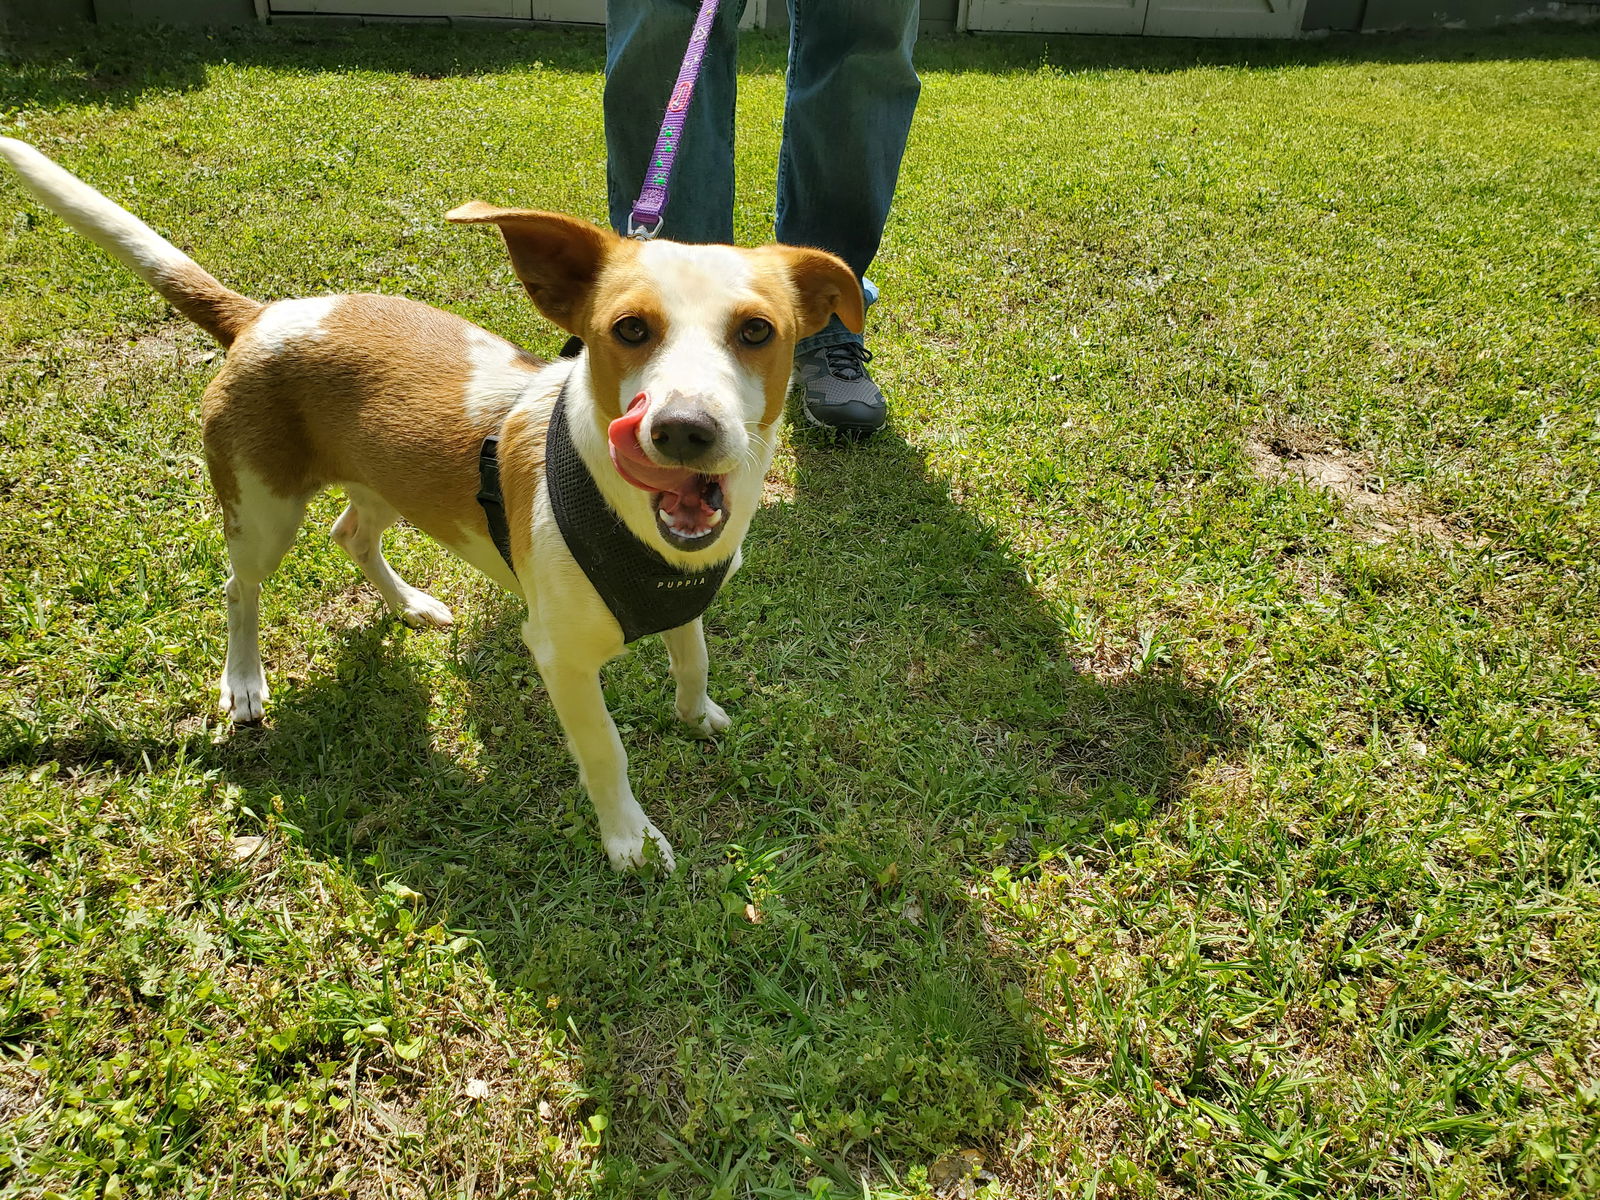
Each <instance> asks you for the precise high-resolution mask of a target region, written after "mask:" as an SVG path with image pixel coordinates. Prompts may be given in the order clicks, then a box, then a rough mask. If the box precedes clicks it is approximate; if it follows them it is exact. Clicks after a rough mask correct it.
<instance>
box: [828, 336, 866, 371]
mask: <svg viewBox="0 0 1600 1200" xmlns="http://www.w3.org/2000/svg"><path fill="white" fill-rule="evenodd" d="M822 353H823V354H824V355H825V356H826V357H827V360H828V374H830V375H832V376H833V377H834V378H835V379H844V380H851V379H860V378H861V377H862V376H863V375H865V374H866V373H867V371H866V367H865V366H864V365H863V364H865V363H869V362H871V361H872V351H871V350H868V349H867V348H866V347H865V346H860V345H857V344H856V343H855V342H840V343H839V344H838V345H837V346H826V347H824V348H823V351H822Z"/></svg>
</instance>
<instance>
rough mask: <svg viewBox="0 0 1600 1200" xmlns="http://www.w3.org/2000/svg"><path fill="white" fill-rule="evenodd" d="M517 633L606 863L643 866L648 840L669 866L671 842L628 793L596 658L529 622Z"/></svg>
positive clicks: (625, 761) (620, 750)
mask: <svg viewBox="0 0 1600 1200" xmlns="http://www.w3.org/2000/svg"><path fill="white" fill-rule="evenodd" d="M523 638H524V640H525V641H526V642H527V643H528V649H530V650H531V651H532V652H533V657H534V661H535V662H537V663H538V664H539V674H540V676H541V677H542V678H543V679H544V686H545V691H547V692H548V693H549V694H550V703H552V704H553V705H555V709H556V716H557V717H558V718H560V720H561V728H562V730H563V731H565V733H566V735H567V747H568V748H569V749H570V750H571V751H572V757H573V758H575V759H577V761H578V777H579V778H580V779H581V780H583V786H584V788H585V789H586V790H587V791H588V793H589V799H590V801H591V802H592V803H593V804H594V811H595V816H596V817H597V818H599V821H600V842H601V844H602V845H603V846H604V847H605V850H606V857H607V858H608V859H610V860H611V865H612V866H613V867H615V868H616V869H617V870H619V871H626V870H628V869H630V868H633V867H640V866H643V865H644V864H645V862H646V861H647V857H648V856H649V854H650V850H649V849H648V844H649V843H651V842H653V843H655V849H656V853H657V854H658V855H659V858H660V862H661V865H662V866H663V867H665V868H666V869H667V870H668V871H671V870H673V869H674V868H675V866H676V863H675V861H674V859H673V856H672V846H671V844H670V843H668V841H667V839H666V838H665V837H664V836H662V833H661V831H660V830H659V829H657V828H656V827H655V826H654V825H652V824H651V823H650V818H648V817H646V816H645V815H644V809H642V808H640V807H639V802H638V801H637V800H635V799H634V798H633V787H632V785H630V784H629V782H628V755H627V752H626V751H625V750H623V748H622V738H621V737H619V736H618V735H617V726H616V723H615V722H613V721H612V719H611V713H610V712H609V711H607V709H606V698H605V694H604V693H603V692H602V691H601V690H600V667H599V664H598V663H595V662H594V661H593V660H589V659H587V658H585V659H584V661H575V660H574V658H573V657H572V655H571V654H570V653H563V652H562V651H561V650H560V649H559V648H557V647H556V646H555V645H553V644H551V643H550V642H548V641H546V640H545V639H543V638H541V637H539V636H538V633H537V631H536V630H534V629H533V628H532V627H531V624H530V625H529V626H525V627H524V629H523Z"/></svg>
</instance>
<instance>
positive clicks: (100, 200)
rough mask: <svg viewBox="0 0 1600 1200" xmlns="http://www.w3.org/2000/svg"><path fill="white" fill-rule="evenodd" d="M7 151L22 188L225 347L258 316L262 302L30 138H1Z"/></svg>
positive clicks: (0, 152)
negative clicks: (228, 284) (223, 280)
mask: <svg viewBox="0 0 1600 1200" xmlns="http://www.w3.org/2000/svg"><path fill="white" fill-rule="evenodd" d="M0 155H4V156H5V159H6V161H7V162H9V163H10V164H11V168H12V170H14V171H16V173H17V175H18V177H19V178H20V179H21V180H22V184H23V186H24V187H26V188H27V189H28V191H29V192H31V193H33V195H34V197H35V198H36V199H37V200H38V201H39V203H41V204H43V205H44V206H45V207H46V208H48V209H50V210H51V211H52V212H54V213H56V214H57V215H58V216H60V217H61V219H62V220H64V221H65V222H66V223H67V224H68V225H71V226H72V227H73V228H74V229H76V230H77V231H78V232H79V233H81V234H83V236H84V237H86V238H88V239H89V240H90V241H91V242H93V243H95V245H97V246H99V247H100V248H101V249H102V250H104V251H105V252H106V253H107V254H109V255H111V256H112V257H113V258H115V259H117V260H118V261H119V262H122V263H124V264H126V265H127V266H129V267H131V268H132V269H133V270H134V271H135V272H136V273H137V274H138V276H139V278H140V279H142V280H144V281H145V282H146V283H148V284H149V285H150V286H151V287H153V288H155V290H156V291H158V292H160V293H161V294H162V295H163V296H165V297H166V298H167V300H168V301H169V302H170V303H171V304H172V306H173V307H174V308H176V309H177V310H178V311H179V312H181V313H182V314H183V315H184V316H186V317H188V318H189V320H191V321H193V322H194V323H195V324H196V325H198V326H200V328H201V329H204V330H205V331H206V332H207V333H209V334H210V335H211V336H212V337H214V338H216V339H217V341H219V342H221V343H222V344H223V345H224V346H227V345H231V344H232V342H233V339H234V338H236V337H237V336H238V335H239V331H240V330H242V329H244V328H245V326H247V325H249V324H250V322H251V321H253V320H255V319H256V316H257V314H259V313H260V312H261V308H262V306H261V305H260V304H258V303H257V302H256V301H254V300H252V299H250V298H249V297H248V296H241V295H239V293H238V292H234V291H230V290H228V289H227V288H225V287H223V286H222V284H220V283H218V282H217V281H216V280H215V279H213V278H212V277H211V276H210V275H209V274H207V273H206V271H205V270H204V269H203V268H202V267H201V266H200V264H199V263H197V262H195V261H194V259H192V258H190V257H189V256H188V255H187V254H185V253H184V252H183V251H182V250H179V249H178V248H177V247H176V246H174V245H173V244H172V243H171V242H169V241H167V239H166V238H164V237H162V236H161V235H160V234H159V233H157V232H156V231H155V230H153V229H151V228H150V226H148V225H146V224H145V223H144V222H143V221H141V220H139V218H138V217H136V216H134V215H133V214H132V213H130V212H128V211H127V210H126V209H123V208H119V207H118V206H117V205H115V204H113V203H112V202H111V201H109V200H107V199H106V198H105V197H104V196H102V195H101V194H100V193H99V192H97V191H95V190H94V189H93V188H92V187H90V186H89V185H88V184H86V183H84V182H83V180H81V179H79V178H77V177H76V176H74V175H72V174H69V173H68V172H67V171H64V170H62V169H61V168H60V167H58V166H57V165H56V164H55V163H53V162H51V161H50V160H49V159H48V158H46V157H45V156H44V155H42V154H40V153H39V152H38V151H37V150H35V149H34V148H33V147H32V146H30V145H28V144H27V143H26V142H19V141H17V140H16V139H15V138H7V137H0Z"/></svg>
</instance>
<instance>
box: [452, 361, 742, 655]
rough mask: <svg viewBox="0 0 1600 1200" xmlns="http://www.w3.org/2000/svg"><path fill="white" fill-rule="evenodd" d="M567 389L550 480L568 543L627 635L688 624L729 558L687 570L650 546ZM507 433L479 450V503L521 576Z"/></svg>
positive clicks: (707, 600) (554, 435) (549, 445)
mask: <svg viewBox="0 0 1600 1200" xmlns="http://www.w3.org/2000/svg"><path fill="white" fill-rule="evenodd" d="M566 400H567V389H566V388H565V387H563V388H562V389H561V394H560V395H559V396H557V397H556V404H555V409H554V411H553V412H551V414H550V429H549V432H548V433H547V434H546V436H545V447H544V482H545V487H546V488H547V489H548V491H549V494H550V507H551V509H552V510H553V511H554V512H555V515H556V524H557V525H558V526H560V528H561V536H562V538H563V539H564V540H565V541H566V543H567V549H568V551H570V552H571V554H572V557H573V558H574V559H575V560H577V563H578V565H579V566H580V567H582V568H583V573H584V574H585V575H586V576H588V578H589V582H590V583H591V584H592V585H593V586H594V590H595V591H597V592H599V593H600V599H602V600H604V601H605V604H606V607H607V608H608V609H610V610H611V615H612V616H614V617H615V618H616V619H617V624H619V625H621V626H622V639H623V641H624V642H635V641H638V640H639V639H640V638H642V637H648V636H649V635H650V634H652V633H663V632H665V631H666V630H668V629H676V628H678V626H680V625H687V624H688V623H689V622H690V621H693V620H694V619H695V618H696V617H698V616H700V615H701V614H702V613H704V612H705V611H706V609H708V608H710V607H711V602H712V601H713V600H714V599H716V596H717V591H718V589H719V588H721V587H722V581H723V580H724V579H726V578H727V577H728V567H729V562H726V561H725V562H721V563H718V564H717V565H716V566H714V567H707V568H705V569H704V570H701V571H693V572H691V571H680V570H678V568H677V567H674V566H673V565H672V564H671V563H669V562H668V561H667V560H666V559H664V558H662V557H661V555H659V554H657V553H656V552H655V551H654V550H652V549H651V548H650V547H649V546H646V545H645V544H644V543H643V542H641V541H640V540H639V539H638V538H636V537H634V536H633V533H632V532H631V531H630V530H629V529H628V527H627V526H626V525H624V524H623V523H622V519H621V518H620V517H618V516H617V514H616V513H615V512H614V511H613V510H612V508H611V506H610V505H609V504H607V503H606V501H605V497H604V496H602V495H601V494H600V489H599V487H597V486H596V485H595V482H594V477H593V476H592V475H590V474H589V468H588V467H587V466H585V465H584V462H583V459H582V458H580V457H579V455H578V448H577V447H576V446H574V445H573V444H572V434H571V432H570V431H569V430H568V429H567V404H566ZM499 442H500V439H499V436H498V435H497V434H490V435H489V436H488V437H486V438H484V439H483V448H482V450H480V451H479V454H478V484H479V491H478V503H479V504H480V505H481V506H482V508H483V515H484V517H485V519H487V521H488V522H489V536H490V537H491V538H492V539H493V540H494V544H495V548H496V549H497V550H499V551H500V557H501V558H503V559H505V560H506V566H508V567H510V568H511V573H512V574H513V575H515V574H516V573H517V569H516V567H515V566H513V565H512V562H511V529H510V525H509V524H508V522H507V521H506V509H505V501H504V499H503V497H502V494H501V491H500V457H499Z"/></svg>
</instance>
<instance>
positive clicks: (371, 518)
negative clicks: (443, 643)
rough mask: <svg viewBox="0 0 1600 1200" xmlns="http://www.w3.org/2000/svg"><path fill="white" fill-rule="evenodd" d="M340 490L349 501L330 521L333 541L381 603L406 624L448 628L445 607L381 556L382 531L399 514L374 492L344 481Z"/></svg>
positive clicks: (450, 621) (448, 613)
mask: <svg viewBox="0 0 1600 1200" xmlns="http://www.w3.org/2000/svg"><path fill="white" fill-rule="evenodd" d="M344 490H345V494H346V495H347V496H349V497H350V504H349V506H348V507H347V508H346V509H345V510H344V512H343V513H342V514H341V515H340V517H339V519H338V520H337V521H335V522H334V523H333V540H334V541H336V542H338V543H339V546H340V547H341V548H342V549H343V550H344V552H345V553H346V554H348V555H349V556H350V557H351V558H353V559H354V560H355V564H356V566H358V567H360V568H361V573H362V574H363V575H365V576H366V577H367V582H368V583H370V584H372V586H373V587H375V588H377V589H378V594H379V595H380V596H382V597H383V601H384V603H385V604H387V605H388V606H389V608H390V610H391V611H393V612H394V614H395V615H396V616H397V617H399V618H400V619H401V620H402V621H404V622H405V623H406V624H407V625H411V626H413V627H415V628H418V629H421V628H424V627H426V626H430V625H431V626H435V627H437V628H439V629H448V628H449V627H450V626H451V625H452V624H453V623H454V621H455V618H454V617H452V616H451V615H450V610H449V608H447V607H446V606H445V605H444V604H442V603H441V602H440V601H438V600H435V599H434V598H433V597H432V596H430V595H428V593H427V592H424V591H419V590H418V589H417V588H414V587H412V586H411V585H410V584H409V583H407V582H406V581H405V580H404V579H401V578H400V576H399V575H397V574H396V573H395V570H394V568H393V567H391V566H390V565H389V560H388V559H386V558H384V557H383V545H382V542H383V531H384V530H385V529H387V528H389V526H391V525H393V524H394V523H395V521H396V520H397V519H398V518H399V516H400V514H399V513H397V512H395V510H394V507H393V506H392V505H390V504H389V503H388V502H387V501H385V500H384V499H383V498H382V497H381V496H379V495H378V494H377V493H376V492H372V491H369V490H368V489H366V488H364V487H358V486H355V485H353V484H346V485H345V489H344Z"/></svg>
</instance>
